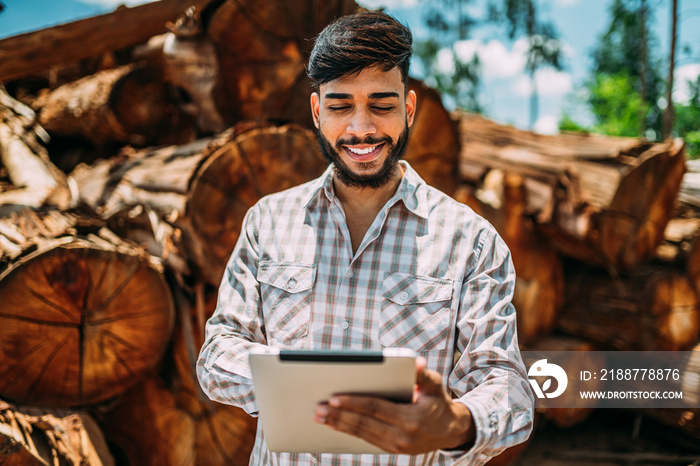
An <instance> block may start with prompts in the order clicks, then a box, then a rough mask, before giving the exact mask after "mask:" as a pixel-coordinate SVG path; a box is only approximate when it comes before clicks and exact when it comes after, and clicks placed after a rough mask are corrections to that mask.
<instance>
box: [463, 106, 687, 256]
mask: <svg viewBox="0 0 700 466" xmlns="http://www.w3.org/2000/svg"><path fill="white" fill-rule="evenodd" d="M460 133H461V138H462V152H461V154H460V172H461V175H462V177H463V179H464V180H465V181H468V182H470V183H472V184H474V185H476V186H479V184H480V182H481V179H482V177H483V176H484V175H485V173H487V172H488V171H489V170H491V169H494V168H500V169H502V170H508V171H513V172H517V173H520V174H521V175H523V176H524V177H525V178H526V182H525V186H526V188H527V191H528V204H527V207H526V212H527V213H528V214H530V215H532V216H533V218H534V219H535V221H536V224H537V227H538V229H539V230H540V231H541V232H543V233H544V234H545V235H546V236H547V237H548V238H549V239H550V241H551V242H552V243H553V244H554V245H555V246H556V247H557V249H559V251H560V252H562V253H563V254H566V255H568V256H571V257H575V258H577V259H580V260H582V261H586V262H592V263H596V264H600V265H604V266H612V267H615V268H619V269H631V268H634V267H635V266H637V265H639V264H641V263H643V262H644V261H646V260H647V259H649V258H651V257H652V256H653V254H654V250H655V248H656V246H657V245H658V243H659V241H660V240H661V238H662V236H663V229H664V227H665V226H666V223H667V222H668V220H669V218H670V216H671V212H672V207H673V203H674V202H675V198H676V195H677V194H678V191H679V189H680V184H681V180H682V177H683V172H684V170H685V160H684V149H683V148H684V146H683V144H682V142H681V141H679V140H676V141H668V142H666V143H663V144H654V145H652V144H650V143H646V142H642V141H638V140H635V139H630V138H607V137H602V136H593V135H589V136H586V135H560V136H542V135H536V134H534V133H528V132H525V131H520V130H516V129H514V128H510V127H505V126H500V125H497V124H495V123H492V122H489V121H488V120H485V119H483V118H481V117H478V116H473V115H467V114H461V126H460Z"/></svg>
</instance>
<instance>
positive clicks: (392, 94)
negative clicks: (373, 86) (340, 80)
mask: <svg viewBox="0 0 700 466" xmlns="http://www.w3.org/2000/svg"><path fill="white" fill-rule="evenodd" d="M325 97H326V99H348V100H352V95H351V94H344V93H340V92H329V93H328V94H325ZM391 97H395V98H397V99H398V98H399V93H398V92H373V93H371V94H370V95H369V98H370V99H387V98H391Z"/></svg>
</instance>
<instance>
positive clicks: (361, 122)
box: [346, 109, 377, 139]
mask: <svg viewBox="0 0 700 466" xmlns="http://www.w3.org/2000/svg"><path fill="white" fill-rule="evenodd" d="M346 131H347V132H348V133H349V134H351V135H353V136H357V137H358V138H360V139H362V138H364V137H366V136H369V135H371V134H374V133H376V132H377V127H376V126H374V122H373V121H372V115H370V114H369V112H368V111H366V110H364V109H357V110H356V111H355V112H353V114H352V118H351V119H350V122H349V123H348V126H347V128H346Z"/></svg>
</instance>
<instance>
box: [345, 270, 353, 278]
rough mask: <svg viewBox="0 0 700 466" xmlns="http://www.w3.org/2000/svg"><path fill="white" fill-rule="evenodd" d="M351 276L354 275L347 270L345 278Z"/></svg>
mask: <svg viewBox="0 0 700 466" xmlns="http://www.w3.org/2000/svg"><path fill="white" fill-rule="evenodd" d="M353 275H354V274H353V273H352V270H348V271H347V272H346V273H345V276H346V277H348V278H352V276H353Z"/></svg>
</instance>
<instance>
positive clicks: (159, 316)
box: [0, 241, 173, 407]
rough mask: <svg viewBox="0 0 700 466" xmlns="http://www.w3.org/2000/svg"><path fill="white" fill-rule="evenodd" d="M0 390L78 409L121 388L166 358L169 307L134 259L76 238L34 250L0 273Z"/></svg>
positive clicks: (156, 276)
mask: <svg viewBox="0 0 700 466" xmlns="http://www.w3.org/2000/svg"><path fill="white" fill-rule="evenodd" d="M0 302H2V303H3V306H2V311H0V342H2V343H0V351H1V352H2V358H0V373H2V374H3V375H4V376H3V380H2V381H0V394H2V396H4V397H6V398H8V399H10V400H12V401H14V402H17V403H19V404H28V405H36V406H53V407H67V406H71V407H74V406H84V405H89V404H93V403H97V402H100V401H104V400H106V399H109V398H111V397H114V396H116V395H119V394H120V393H122V392H123V391H125V390H126V389H127V388H128V387H129V386H131V385H133V384H134V383H136V382H137V381H138V379H139V377H141V376H142V375H143V373H144V372H145V371H147V370H148V369H150V368H152V367H153V366H154V365H155V364H156V363H157V362H158V360H159V358H160V356H161V355H162V354H163V351H164V349H165V345H166V343H167V341H168V339H169V337H170V333H171V331H172V325H173V305H172V301H171V298H170V292H169V290H168V288H167V285H166V284H165V281H164V280H163V277H162V275H161V274H160V273H159V272H157V271H155V270H153V269H152V268H151V267H150V266H149V265H148V263H147V262H146V261H145V260H143V259H142V258H141V257H139V256H138V255H128V254H124V253H119V252H115V251H107V250H102V249H99V248H96V247H94V246H89V245H86V244H85V243H83V242H80V241H74V242H73V243H70V244H63V245H60V246H58V247H54V248H51V249H49V250H40V251H37V252H35V253H32V254H30V255H28V256H26V257H25V258H23V259H21V260H20V261H19V262H18V263H16V264H14V265H13V267H12V268H10V269H8V270H7V271H6V272H5V273H4V274H3V276H1V277H0Z"/></svg>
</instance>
